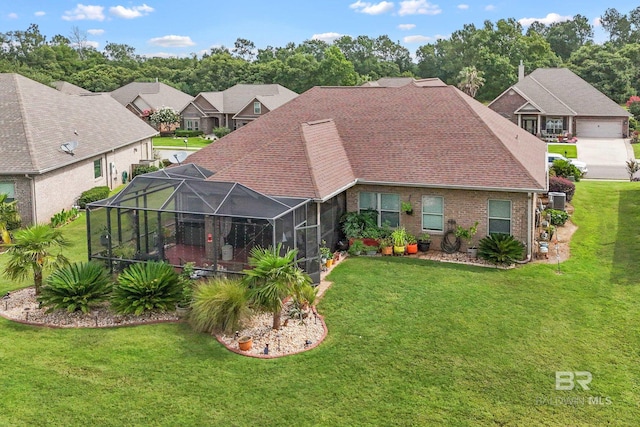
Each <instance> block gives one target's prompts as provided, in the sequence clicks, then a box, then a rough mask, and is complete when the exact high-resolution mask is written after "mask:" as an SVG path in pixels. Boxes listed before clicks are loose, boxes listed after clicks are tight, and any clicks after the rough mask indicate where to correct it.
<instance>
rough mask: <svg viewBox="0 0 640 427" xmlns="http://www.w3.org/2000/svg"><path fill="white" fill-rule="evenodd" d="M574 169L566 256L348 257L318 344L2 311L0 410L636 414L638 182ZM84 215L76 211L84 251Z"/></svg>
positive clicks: (477, 416) (459, 418) (400, 420)
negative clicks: (580, 375) (478, 261)
mask: <svg viewBox="0 0 640 427" xmlns="http://www.w3.org/2000/svg"><path fill="white" fill-rule="evenodd" d="M576 186H577V191H576V196H575V198H574V201H573V204H574V206H575V207H576V213H575V216H574V220H575V222H576V223H577V224H578V226H579V228H578V230H577V231H576V234H575V235H574V237H573V240H572V243H571V251H572V258H571V259H570V260H569V261H567V262H565V263H563V264H561V266H560V272H558V271H557V266H556V265H553V264H535V265H534V264H529V265H525V266H521V267H520V268H517V269H513V270H495V269H487V268H480V267H470V266H460V265H454V264H438V263H434V262H427V261H420V260H414V259H403V258H370V257H363V258H355V259H348V260H346V261H344V262H343V263H341V264H340V265H339V266H338V267H336V268H335V269H334V271H333V272H332V274H331V279H332V280H333V281H334V285H333V286H332V287H331V288H330V289H329V290H328V292H327V294H326V296H325V297H324V299H323V300H322V302H321V303H320V307H319V310H320V312H321V313H323V314H324V315H325V318H326V321H327V324H328V327H329V335H328V336H327V338H326V340H325V342H324V343H322V344H321V345H320V346H319V347H318V348H316V349H314V350H313V351H310V352H308V353H303V354H299V355H295V356H288V357H285V358H281V359H277V360H257V359H250V358H244V357H241V356H238V355H236V354H233V353H230V352H229V351H227V350H226V349H224V348H223V347H222V346H221V345H219V344H217V342H216V341H215V340H213V339H212V338H211V337H209V336H207V335H205V334H197V333H194V332H192V331H191V330H190V329H189V328H188V327H187V326H186V325H181V324H180V325H149V326H142V327H130V328H120V329H110V330H87V329H85V330H56V329H47V328H36V327H30V326H24V325H19V324H15V323H12V322H9V321H6V320H4V319H1V320H0V360H2V365H0V366H1V368H0V369H1V371H0V390H2V392H1V393H0V425H11V426H19V425H64V426H68V425H89V424H90V425H114V426H120V425H162V426H177V425H269V426H271V425H323V426H336V425H349V426H352V425H376V426H377V425H456V426H457V425H462V426H465V425H470V426H471V425H482V426H485V425H560V426H566V425H636V424H637V420H638V419H639V418H640V407H639V404H638V400H639V396H640V366H639V365H638V360H639V356H640V354H639V353H640V350H639V349H640V287H639V286H638V278H637V273H636V266H637V260H638V259H640V245H638V244H637V243H638V240H639V239H640V204H639V203H637V201H638V200H640V184H638V183H628V182H579V183H576ZM82 228H83V227H82V222H81V221H77V222H76V223H74V224H72V225H70V226H68V227H67V230H69V232H70V234H71V235H72V237H73V239H74V240H76V241H77V242H78V243H79V246H78V249H77V251H74V252H73V253H72V254H70V255H72V256H73V257H74V258H76V259H82V257H83V256H86V254H84V251H85V249H84V248H82V242H83V237H82ZM2 258H3V255H2V256H0V263H1V262H4V260H3V259H2ZM19 286H23V285H21V284H11V283H8V282H7V281H6V279H4V278H1V279H0V292H6V291H7V290H10V289H14V288H16V287H19ZM556 371H589V372H591V374H592V377H593V380H592V382H591V383H590V384H589V387H590V390H588V391H583V390H581V389H580V387H579V386H577V389H575V390H573V391H556V390H555V372H556ZM589 397H591V398H592V401H595V400H597V399H596V398H598V397H602V398H603V403H606V402H607V400H606V399H607V398H608V399H610V402H611V404H610V405H606V404H605V405H595V404H591V405H589V404H588V398H589ZM581 399H584V400H585V401H584V404H583V403H582V400H581ZM550 401H551V403H549V402H550Z"/></svg>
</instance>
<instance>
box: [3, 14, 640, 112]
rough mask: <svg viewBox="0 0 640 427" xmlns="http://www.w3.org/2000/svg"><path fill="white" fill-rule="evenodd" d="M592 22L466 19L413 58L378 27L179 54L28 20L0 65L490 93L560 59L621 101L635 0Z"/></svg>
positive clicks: (638, 59)
mask: <svg viewBox="0 0 640 427" xmlns="http://www.w3.org/2000/svg"><path fill="white" fill-rule="evenodd" d="M601 23H602V27H603V28H604V30H605V31H606V32H607V33H608V40H607V41H606V42H605V43H603V44H596V43H595V42H594V40H593V36H594V29H593V26H592V25H591V24H590V23H589V21H588V19H587V18H586V17H584V16H582V15H580V14H578V15H575V16H574V17H573V18H572V19H570V20H568V21H564V22H557V23H552V24H549V25H545V24H543V23H540V22H534V23H533V24H531V25H530V26H529V27H527V28H526V30H525V28H524V27H523V26H522V25H521V24H520V23H519V22H518V21H517V20H515V19H513V18H508V19H500V20H498V21H497V22H491V21H485V22H484V24H483V25H482V26H481V27H476V26H475V25H474V24H467V25H464V26H463V28H462V29H460V30H457V31H455V32H453V33H452V34H451V36H450V37H449V38H448V39H439V40H437V41H436V42H434V43H428V44H425V45H423V46H420V47H419V48H418V49H417V51H416V52H415V53H414V56H413V57H412V55H411V52H410V51H409V50H408V49H407V48H405V47H404V46H402V45H400V44H399V43H398V42H394V41H393V40H391V39H390V38H389V37H388V36H386V35H381V36H379V37H375V38H373V37H369V36H357V37H351V36H342V37H340V38H338V39H336V40H335V41H333V42H332V43H327V42H325V41H322V40H306V41H304V42H302V43H300V44H295V43H288V44H287V45H285V46H283V47H273V46H267V47H265V48H256V46H255V45H254V43H253V42H252V41H250V40H247V39H243V38H238V39H237V40H236V42H235V43H234V46H233V47H231V48H227V47H219V48H213V49H211V50H210V51H209V52H208V53H206V54H204V55H202V56H200V57H199V56H197V55H196V54H191V55H190V56H188V57H181V58H176V57H173V58H158V57H153V58H151V57H144V56H141V55H138V54H136V52H135V48H133V47H131V46H129V45H126V44H119V43H109V42H107V44H106V45H105V47H104V48H103V49H102V51H99V50H97V49H95V48H93V47H92V46H90V45H89V44H88V42H87V37H86V34H84V33H82V32H81V31H80V30H78V28H76V27H74V28H72V31H71V34H70V35H68V36H63V35H55V36H53V37H52V38H50V39H47V37H46V36H44V35H42V34H41V33H40V31H39V28H38V26H37V25H35V24H32V25H30V26H29V28H27V29H26V30H15V31H8V32H5V33H0V46H1V49H0V72H15V73H19V74H22V75H24V76H26V77H29V78H31V79H34V80H36V81H39V82H42V83H45V84H49V83H51V82H53V81H58V80H64V81H67V82H69V83H72V84H75V85H77V86H80V87H83V88H85V89H87V90H90V91H93V92H107V91H112V90H114V89H117V88H119V87H121V86H123V85H126V84H128V83H130V82H133V81H155V80H156V79H158V80H160V81H162V82H164V83H166V84H169V85H171V86H173V87H175V88H177V89H179V90H181V91H183V92H185V93H188V94H190V95H196V94H198V93H200V92H205V91H220V90H224V89H227V88H229V87H231V86H233V85H235V84H238V83H265V84H269V83H278V84H281V85H283V86H285V87H287V88H289V89H291V90H293V91H295V92H298V93H302V92H304V91H306V90H308V89H310V88H311V87H313V86H317V85H337V86H350V85H359V84H362V83H363V82H366V81H370V80H377V79H379V78H381V77H401V76H409V77H416V78H427V77H438V78H440V79H442V80H443V81H444V82H446V83H448V84H452V85H459V87H467V88H468V89H469V90H468V91H467V92H473V93H474V94H475V95H476V96H477V98H478V99H479V100H481V101H489V100H492V99H493V98H495V97H496V96H498V95H499V94H500V93H501V92H502V91H504V90H505V89H506V88H507V87H509V86H511V85H512V84H514V83H515V82H516V81H517V75H518V64H519V63H520V61H522V62H523V63H524V65H525V68H526V70H527V72H530V71H533V70H534V69H536V68H540V67H567V68H569V69H571V70H572V71H574V72H575V73H576V74H578V75H579V76H581V77H582V78H583V79H585V80H586V81H588V82H589V83H591V84H592V85H593V86H595V87H596V88H598V89H599V90H600V91H602V92H603V93H605V94H606V95H608V96H609V97H610V98H612V99H614V100H615V101H617V102H619V103H622V102H624V101H626V100H627V99H628V98H629V97H630V96H631V95H635V94H638V93H640V7H638V8H636V9H634V10H632V11H630V12H629V13H627V14H624V13H621V12H619V11H617V10H616V9H614V8H610V9H607V10H606V11H605V13H604V14H603V15H602V17H601ZM474 82H475V83H474ZM476 92H477V93H476Z"/></svg>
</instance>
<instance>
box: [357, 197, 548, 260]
mask: <svg viewBox="0 0 640 427" xmlns="http://www.w3.org/2000/svg"><path fill="white" fill-rule="evenodd" d="M360 191H367V192H374V193H394V194H399V195H400V202H407V201H411V204H412V205H413V214H412V215H407V214H406V213H404V212H401V213H400V225H402V226H404V227H405V228H406V229H407V231H408V232H410V233H411V234H414V235H416V236H418V235H420V234H421V233H422V232H423V230H422V196H441V197H443V199H444V228H445V231H446V229H447V221H448V220H450V219H454V220H455V221H456V223H457V225H460V226H463V227H469V226H471V225H473V223H474V222H475V221H478V233H477V234H476V238H475V243H476V244H477V242H478V241H479V240H480V239H482V238H483V237H484V236H486V235H487V229H488V222H489V219H488V204H489V202H488V201H489V200H490V199H491V200H510V201H511V234H512V235H513V236H514V237H515V238H516V239H518V240H520V241H522V242H524V243H525V244H526V243H527V241H528V239H531V242H533V233H534V230H533V226H532V229H529V228H528V217H529V215H528V212H527V210H528V207H529V206H531V209H532V210H531V221H532V222H533V221H534V219H535V206H536V198H535V197H534V198H533V200H532V203H531V205H529V204H528V195H527V193H516V192H512V193H508V192H498V191H473V190H448V189H430V188H411V187H399V186H398V187H392V186H381V185H356V186H355V187H352V188H350V189H348V190H347V211H348V212H351V211H357V210H358V198H359V192H360ZM429 234H431V249H432V250H440V243H441V242H442V236H443V234H444V233H435V232H429ZM465 249H466V247H465V244H464V243H463V245H462V247H461V250H465ZM527 251H530V248H527Z"/></svg>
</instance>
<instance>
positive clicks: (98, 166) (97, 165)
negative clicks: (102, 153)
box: [93, 159, 102, 178]
mask: <svg viewBox="0 0 640 427" xmlns="http://www.w3.org/2000/svg"><path fill="white" fill-rule="evenodd" d="M101 176H102V159H97V160H94V161H93V177H94V178H100V177H101Z"/></svg>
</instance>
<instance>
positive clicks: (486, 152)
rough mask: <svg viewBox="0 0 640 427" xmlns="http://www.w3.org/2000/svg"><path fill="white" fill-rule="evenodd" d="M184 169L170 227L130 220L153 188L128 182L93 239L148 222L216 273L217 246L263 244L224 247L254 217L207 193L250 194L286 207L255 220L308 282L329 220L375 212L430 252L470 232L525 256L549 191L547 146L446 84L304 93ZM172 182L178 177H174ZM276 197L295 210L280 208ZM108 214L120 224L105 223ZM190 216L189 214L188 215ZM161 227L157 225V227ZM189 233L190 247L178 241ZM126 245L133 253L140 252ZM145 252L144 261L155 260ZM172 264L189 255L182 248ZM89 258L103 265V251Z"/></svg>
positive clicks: (332, 237) (247, 240)
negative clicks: (405, 205)
mask: <svg viewBox="0 0 640 427" xmlns="http://www.w3.org/2000/svg"><path fill="white" fill-rule="evenodd" d="M187 162H188V164H191V165H193V167H194V168H197V169H198V170H199V171H202V170H206V171H208V172H207V173H206V174H203V173H201V172H199V175H200V176H198V177H197V182H196V181H193V180H190V181H189V182H184V183H182V182H181V183H179V185H181V186H183V188H185V192H186V193H185V197H184V201H181V200H179V199H178V198H174V199H170V200H169V201H168V202H161V203H160V204H156V205H155V206H156V208H157V207H161V206H170V208H167V209H166V210H167V211H169V212H168V217H167V216H164V215H163V213H162V211H163V209H159V210H158V209H155V210H151V212H148V213H147V216H148V218H147V219H146V220H144V221H142V222H141V221H140V219H139V217H140V214H139V212H140V211H144V212H147V208H146V206H147V205H148V203H151V202H150V201H151V200H158V198H159V197H158V196H152V195H151V194H150V193H151V192H150V191H147V190H146V188H151V187H152V186H150V183H147V182H142V179H140V180H138V177H136V180H138V181H139V182H138V183H136V180H134V181H133V182H132V183H131V184H130V187H131V188H132V190H131V196H130V197H128V198H126V199H127V201H126V202H124V201H123V202H118V203H113V202H106V203H103V204H101V205H100V206H97V207H98V208H107V211H106V212H103V214H98V213H96V216H97V217H98V218H103V219H99V220H98V225H97V226H96V227H93V226H92V227H91V228H99V227H100V226H102V225H103V224H104V223H105V221H106V220H105V219H104V218H114V219H111V220H110V221H111V222H112V223H114V222H116V219H115V218H120V217H121V216H122V215H124V216H126V215H129V216H130V217H131V216H132V215H133V214H129V213H127V212H128V211H131V210H135V211H136V214H135V215H136V216H135V218H138V219H128V220H125V219H122V220H121V222H122V223H126V222H127V221H129V222H131V221H133V222H135V223H140V224H143V223H144V224H147V223H148V221H153V222H152V223H151V226H147V229H148V230H154V229H155V230H159V229H160V228H162V227H165V228H167V227H172V228H173V229H174V230H176V231H175V232H172V231H171V229H170V231H169V232H168V233H167V234H168V236H169V238H171V239H174V242H175V241H177V242H182V243H183V244H184V245H186V243H185V242H187V240H188V243H189V244H190V245H192V246H195V245H197V246H199V247H200V252H199V253H200V254H203V255H202V256H201V257H198V258H195V257H194V258H192V259H188V258H182V260H181V261H189V260H193V261H196V262H198V263H199V267H201V268H202V266H203V264H207V265H208V266H214V268H216V269H219V266H220V263H221V262H222V263H223V267H224V266H225V264H224V262H223V261H224V258H222V261H221V258H219V256H220V254H221V253H223V252H224V250H223V249H222V246H223V243H224V246H227V247H229V245H230V246H231V247H232V248H233V250H232V251H231V253H232V254H233V256H234V257H235V256H236V254H242V256H245V254H246V252H247V248H248V247H251V246H252V245H253V244H255V241H256V240H255V239H258V237H257V236H259V235H261V233H257V232H255V231H242V232H238V233H236V234H240V235H241V238H240V237H234V236H235V235H234V231H232V230H235V229H236V228H237V227H243V226H244V225H246V224H253V223H254V222H255V220H254V219H251V215H254V216H255V215H256V214H255V212H253V211H252V212H249V213H247V212H245V213H244V214H243V215H244V217H243V215H231V214H230V213H228V212H229V211H225V210H224V209H221V208H220V207H219V206H220V200H222V199H221V198H220V197H215V198H211V197H210V196H207V195H206V194H208V193H211V194H214V193H217V192H219V191H218V190H213V187H215V185H222V186H223V188H228V187H229V186H232V185H236V186H237V185H241V186H242V188H243V189H244V188H247V189H250V190H251V192H254V193H255V194H254V193H251V194H254V196H252V198H251V200H257V199H258V197H268V198H271V199H274V200H277V201H279V202H281V203H283V204H284V205H286V206H289V207H291V208H293V209H291V210H287V209H286V206H285V207H283V208H282V209H281V210H280V211H274V210H268V211H266V209H265V213H264V214H263V215H262V218H259V219H260V220H261V221H266V222H267V223H268V224H269V227H270V230H271V231H270V232H269V233H267V238H266V241H267V242H272V243H273V244H277V243H283V245H284V246H285V247H295V248H298V249H299V250H300V252H301V262H303V263H304V265H305V266H306V268H307V271H308V272H309V273H310V274H316V273H317V269H318V268H319V267H318V263H317V259H318V246H319V243H320V242H321V241H322V240H325V241H326V242H327V245H328V246H330V247H335V245H336V243H337V241H338V239H339V238H341V231H340V218H341V216H342V215H343V214H344V213H345V212H347V211H362V210H367V211H371V210H373V211H375V212H376V214H377V219H378V223H379V225H383V223H384V222H388V223H389V224H390V225H391V226H393V227H396V226H405V227H406V228H407V230H408V231H409V232H410V233H412V234H415V235H417V234H420V233H422V232H428V233H430V234H431V235H432V239H433V243H434V244H433V247H435V248H438V247H439V244H440V242H441V240H442V238H443V236H444V235H445V233H446V231H447V230H449V229H451V228H452V227H455V225H461V226H463V227H469V226H470V225H473V223H474V222H475V221H478V223H479V225H478V238H481V237H482V236H485V235H488V234H490V233H508V234H511V235H513V236H514V237H515V238H517V239H518V240H520V241H522V242H524V243H525V246H526V249H527V252H528V254H529V255H531V254H532V248H533V246H534V245H533V242H534V230H535V210H536V205H537V197H538V194H539V193H544V192H546V191H547V188H548V182H547V162H546V144H545V143H544V142H543V141H541V140H540V139H538V138H536V137H535V136H533V135H531V134H530V133H528V132H527V131H525V130H524V129H522V128H520V127H518V126H516V125H515V124H513V123H511V122H509V121H508V120H506V119H505V118H503V117H501V116H500V115H499V114H497V113H495V112H494V111H492V110H490V109H489V108H487V107H486V106H484V105H482V104H481V103H479V102H477V101H476V100H474V99H473V98H471V97H469V96H467V95H465V94H464V93H462V92H461V91H460V90H458V89H457V88H455V87H453V86H447V85H445V84H444V83H440V84H439V85H433V84H430V85H428V86H420V85H417V84H415V83H410V84H407V85H404V86H401V87H315V88H312V89H310V90H309V91H307V92H305V93H303V94H302V95H300V96H298V97H297V98H295V99H294V100H292V101H290V102H288V103H287V104H285V105H283V106H281V107H280V108H278V109H276V110H275V111H272V112H271V113H270V114H268V115H266V116H264V117H261V118H260V119H259V120H255V121H254V122H252V123H250V124H248V125H246V126H243V127H242V128H240V129H238V130H236V131H235V132H232V133H231V134H229V135H227V136H225V137H224V138H222V139H221V140H220V141H218V142H217V143H216V144H212V145H210V146H208V147H206V148H203V149H202V150H200V151H198V152H197V153H194V154H192V155H191V156H189V157H188V158H187ZM184 166H185V165H183V167H184ZM167 173H171V169H169V170H168V172H167ZM177 175H179V177H186V176H188V175H189V174H187V173H185V172H183V171H180V172H179V173H177ZM156 179H157V178H156ZM154 183H155V181H154ZM230 183H234V184H230ZM155 185H156V184H154V185H153V187H155ZM164 185H165V187H164V188H165V190H164V191H165V192H166V195H167V197H169V196H170V195H172V194H175V193H176V192H175V191H174V190H173V188H175V187H176V186H177V185H178V184H177V183H176V182H175V181H167V182H166V183H165V184H164ZM207 185H210V186H211V187H207ZM158 188H163V187H162V186H159V187H158ZM236 188H237V187H236ZM125 191H127V189H125ZM243 192H244V193H248V190H244V191H243ZM190 193H193V194H191V195H189V198H191V199H192V200H194V205H198V204H204V205H199V206H198V207H197V209H196V210H195V211H194V210H193V209H192V208H191V209H186V208H178V207H175V206H178V205H180V206H182V205H181V203H186V200H187V196H186V195H187V194H190ZM203 194H204V196H202V195H203ZM225 194H226V193H225ZM256 194H260V195H261V196H257V195H256ZM283 198H287V199H288V200H295V201H296V203H286V202H283V200H284V199H283ZM134 200H137V201H134ZM145 200H146V202H145ZM226 200H227V202H228V203H233V204H234V205H236V206H242V205H244V204H245V203H247V201H246V200H247V199H246V198H244V199H243V198H234V197H232V196H229V198H227V199H226ZM209 201H211V202H210V203H209ZM402 202H409V203H411V205H412V206H413V211H414V214H413V215H409V214H407V213H405V212H403V211H402V210H401V204H402ZM172 203H173V204H175V206H174V205H172ZM205 205H206V206H205ZM252 206H254V207H255V206H259V204H258V205H252ZM266 206H269V205H267V204H265V207H266ZM108 209H112V213H113V212H116V213H118V215H115V214H109V211H108ZM113 209H115V210H113ZM158 211H159V212H160V214H158ZM196 211H197V212H198V215H192V213H193V212H196ZM207 212H208V213H207ZM105 213H106V214H105ZM121 214H122V215H121ZM207 215H208V216H209V217H213V218H214V219H213V220H211V219H207ZM92 216H93V213H92ZM225 216H229V219H228V220H225V219H224V217H225ZM149 218H151V219H149ZM155 218H158V219H157V220H156V219H155ZM162 218H166V221H167V222H162V223H161V227H158V226H157V224H159V223H160V221H161V220H162V221H164V219H162ZM280 220H284V221H283V222H281V221H280ZM216 221H217V223H216ZM225 221H228V223H227V224H228V225H227V226H226V228H225V226H224V223H225ZM154 224H155V227H154ZM172 224H173V225H172ZM207 224H208V225H207ZM245 228H246V227H245ZM137 229H138V230H140V227H138V228H137ZM243 230H244V229H243ZM110 232H111V233H113V232H112V231H111V230H110ZM156 232H157V231H156ZM172 233H175V234H172ZM125 234H127V233H125ZM138 234H140V233H139V232H138ZM142 234H145V233H142ZM146 234H148V233H146ZM158 234H162V233H159V232H158ZM187 234H189V235H191V236H197V237H196V238H195V239H191V238H187ZM174 236H175V238H174ZM254 237H255V239H254ZM125 240H126V239H125ZM138 240H139V241H140V239H138ZM152 240H153V239H152ZM196 240H197V241H196ZM142 241H144V239H142ZM154 241H156V242H157V239H156V240H154ZM263 241H264V240H262V242H263ZM114 244H115V242H114ZM177 244H178V243H176V245H177ZM136 246H137V247H139V248H142V247H144V245H142V244H140V242H138V243H136ZM152 246H154V245H152ZM210 247H211V248H210ZM214 247H215V249H213V248H214ZM155 248H157V246H154V249H153V250H152V252H154V253H158V252H160V251H158V250H157V249H155ZM173 250H175V251H178V249H173ZM179 251H181V252H183V253H186V252H187V248H186V247H183V248H181V249H180V250H179ZM100 254H101V255H100ZM207 254H216V257H208V256H207ZM94 255H95V256H104V255H105V253H104V250H101V251H99V253H96V254H94ZM239 261H241V262H242V261H243V259H241V260H239ZM313 261H315V264H314V263H313ZM225 268H226V267H225Z"/></svg>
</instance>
